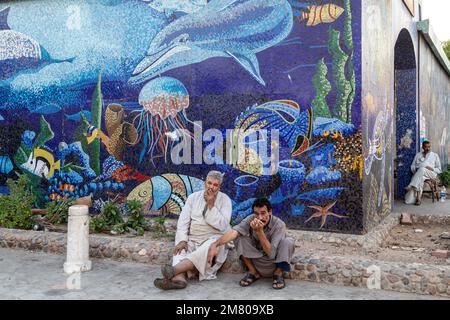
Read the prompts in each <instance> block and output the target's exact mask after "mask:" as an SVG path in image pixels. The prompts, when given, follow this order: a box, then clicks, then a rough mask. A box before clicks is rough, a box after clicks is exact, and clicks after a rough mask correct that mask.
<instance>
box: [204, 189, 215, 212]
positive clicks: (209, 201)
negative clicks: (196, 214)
mask: <svg viewBox="0 0 450 320" xmlns="http://www.w3.org/2000/svg"><path fill="white" fill-rule="evenodd" d="M216 198H217V193H214V192H210V191H206V192H205V201H206V205H207V206H208V209H212V208H213V207H214V204H215V203H216Z"/></svg>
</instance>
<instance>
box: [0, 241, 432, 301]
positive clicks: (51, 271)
mask: <svg viewBox="0 0 450 320" xmlns="http://www.w3.org/2000/svg"><path fill="white" fill-rule="evenodd" d="M63 263H64V256H61V255H52V254H47V253H35V252H29V251H22V250H11V249H2V248H0V283H1V284H2V285H1V286H0V299H151V300H158V299H164V300H166V299H174V300H178V299H192V300H197V299H201V300H204V299H218V300H233V299H241V300H249V299H261V300H267V299H283V300H288V299H295V300H297V299H298V300H304V299H311V300H318V299H333V300H336V299H343V300H348V299H358V300H366V299H371V300H374V299H376V300H380V299H389V300H410V299H414V300H416V299H436V297H430V296H424V295H414V294H403V293H396V292H388V291H379V290H369V289H361V288H352V287H339V286H331V285H324V284H317V283H309V282H303V281H295V280H287V287H286V288H285V289H284V290H280V291H275V290H273V289H272V288H271V282H270V280H268V279H264V280H260V281H257V282H256V283H255V284H253V285H252V286H251V287H248V288H241V287H239V285H238V281H239V279H240V278H241V277H242V275H241V274H224V273H221V274H220V275H219V278H218V280H215V281H207V282H206V281H205V282H201V283H199V282H197V281H194V282H191V283H190V285H189V286H188V288H187V289H185V290H181V291H166V292H163V291H160V290H158V289H157V288H155V287H154V286H153V284H152V281H153V279H154V278H155V277H159V275H160V274H159V266H152V265H146V264H140V263H130V262H116V261H109V260H93V270H92V271H90V272H87V273H83V274H82V276H81V281H80V282H78V281H77V279H76V278H75V277H72V279H71V280H72V282H70V281H67V280H68V277H67V276H66V275H65V274H64V273H63V268H62V266H63ZM67 283H69V286H72V287H73V288H76V287H77V285H78V283H79V284H80V287H81V288H80V289H79V290H68V289H67Z"/></svg>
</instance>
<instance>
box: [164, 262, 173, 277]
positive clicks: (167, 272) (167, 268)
mask: <svg viewBox="0 0 450 320" xmlns="http://www.w3.org/2000/svg"><path fill="white" fill-rule="evenodd" d="M161 273H162V275H163V276H164V278H166V279H172V278H173V277H175V270H174V268H173V267H172V266H171V265H169V264H166V265H165V266H162V267H161Z"/></svg>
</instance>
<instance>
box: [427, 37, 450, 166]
mask: <svg viewBox="0 0 450 320" xmlns="http://www.w3.org/2000/svg"><path fill="white" fill-rule="evenodd" d="M419 99H420V114H421V117H420V119H421V121H420V124H419V125H420V132H421V134H420V140H421V141H422V140H424V139H427V140H429V141H431V144H432V149H433V151H434V152H436V153H438V154H439V156H440V159H441V163H442V167H443V169H445V167H446V166H447V164H448V159H449V156H450V140H449V138H450V75H449V74H448V73H447V72H446V71H445V70H444V68H443V67H442V65H441V64H440V63H439V62H438V61H437V59H436V57H435V56H434V54H433V52H432V50H431V48H430V46H429V45H428V43H427V42H426V41H425V39H424V38H423V37H422V36H421V37H420V76H419Z"/></svg>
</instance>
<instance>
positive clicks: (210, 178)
mask: <svg viewBox="0 0 450 320" xmlns="http://www.w3.org/2000/svg"><path fill="white" fill-rule="evenodd" d="M222 181H223V176H222V173H220V172H219V171H210V172H209V173H208V175H207V176H206V181H205V190H206V191H207V192H208V193H210V194H217V193H218V192H219V190H220V187H221V185H222Z"/></svg>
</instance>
